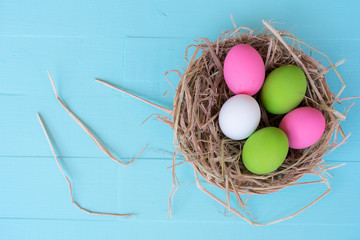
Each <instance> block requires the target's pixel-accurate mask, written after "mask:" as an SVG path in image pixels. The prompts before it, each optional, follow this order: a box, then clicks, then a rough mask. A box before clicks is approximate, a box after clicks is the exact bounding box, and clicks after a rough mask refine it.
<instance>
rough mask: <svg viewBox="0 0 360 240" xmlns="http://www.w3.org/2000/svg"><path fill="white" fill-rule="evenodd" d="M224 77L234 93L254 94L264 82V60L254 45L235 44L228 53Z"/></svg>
mask: <svg viewBox="0 0 360 240" xmlns="http://www.w3.org/2000/svg"><path fill="white" fill-rule="evenodd" d="M224 78H225V82H226V84H227V85H228V87H229V88H230V90H231V91H232V92H233V93H235V94H247V95H250V96H252V95H254V94H256V93H257V92H258V91H259V90H260V88H261V87H262V85H263V83H264V79H265V65H264V61H263V59H262V58H261V56H260V54H259V53H258V52H257V51H256V50H255V48H253V47H252V46H250V45H247V44H238V45H235V46H234V47H232V48H231V49H230V51H229V52H228V54H227V55H226V58H225V62H224Z"/></svg>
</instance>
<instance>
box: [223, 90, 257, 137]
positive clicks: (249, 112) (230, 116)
mask: <svg viewBox="0 0 360 240" xmlns="http://www.w3.org/2000/svg"><path fill="white" fill-rule="evenodd" d="M260 117H261V114H260V107H259V104H258V103H257V101H256V100H255V99H254V98H252V97H251V96H249V95H245V94H239V95H235V96H233V97H231V98H229V99H228V100H227V101H226V102H225V103H224V105H223V106H222V107H221V110H220V113H219V125H220V129H221V131H222V132H223V133H224V134H225V135H226V136H227V137H228V138H231V139H234V140H242V139H245V138H247V137H249V136H250V135H251V134H252V133H253V132H254V131H255V130H256V128H257V126H258V125H259V122H260Z"/></svg>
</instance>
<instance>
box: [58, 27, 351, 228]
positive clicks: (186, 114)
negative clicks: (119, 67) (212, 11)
mask: <svg viewBox="0 0 360 240" xmlns="http://www.w3.org/2000/svg"><path fill="white" fill-rule="evenodd" d="M263 24H264V25H265V28H264V31H263V32H261V33H259V34H254V31H253V30H251V29H249V28H246V27H239V28H237V27H236V25H235V24H234V26H235V30H234V31H228V32H223V33H222V34H221V35H220V36H219V37H218V39H217V41H215V42H210V40H209V39H207V38H202V39H200V41H197V44H195V45H190V46H188V48H187V50H186V54H185V59H186V60H187V52H188V50H189V49H190V48H195V50H194V54H193V55H192V57H191V59H190V61H189V62H188V64H187V68H186V70H185V72H184V74H183V75H181V74H180V72H179V71H175V72H176V73H178V75H179V77H180V82H179V84H178V87H177V88H176V95H175V99H174V105H173V108H172V109H167V108H164V107H162V106H159V105H157V104H154V103H152V102H149V101H147V100H145V99H142V98H140V97H138V96H136V95H133V94H131V93H128V92H126V91H124V90H122V89H120V88H117V87H114V86H112V85H110V84H109V83H106V82H104V81H102V80H99V79H96V81H98V82H100V83H102V84H104V85H106V86H108V87H111V88H114V89H115V90H118V91H121V92H124V93H126V94H129V95H131V96H132V97H135V98H137V99H139V100H141V101H143V102H145V103H147V104H150V105H152V106H154V107H156V108H158V109H160V110H162V111H163V112H165V113H166V114H167V115H160V114H156V116H157V118H158V119H159V120H160V121H162V122H164V123H166V124H168V125H169V126H170V127H171V128H172V129H173V130H174V140H173V143H174V146H175V148H176V150H175V152H174V154H173V167H172V171H173V188H172V191H171V194H170V197H169V205H170V214H171V199H172V197H173V196H174V193H175V192H176V189H177V187H178V186H179V181H178V180H177V177H176V174H175V166H176V165H177V164H175V159H176V155H177V154H179V153H180V154H181V155H183V157H184V158H185V159H186V160H185V161H184V162H182V163H185V162H188V163H190V164H191V165H192V166H193V168H194V172H195V179H196V183H197V186H198V187H199V189H201V190H202V191H203V192H205V193H206V194H207V195H209V196H210V197H212V198H213V199H214V200H216V201H217V202H219V203H220V204H221V205H223V206H224V207H226V208H227V209H229V211H231V212H233V213H234V214H235V215H237V216H239V217H241V218H243V219H244V220H245V221H247V222H249V223H251V224H253V225H267V224H273V223H276V222H280V221H283V220H285V219H289V218H291V217H294V216H295V215H297V214H298V213H300V212H302V211H303V210H305V209H306V208H308V207H310V206H311V205H313V204H314V203H316V202H317V201H318V200H320V199H321V198H323V197H324V196H325V195H326V194H328V193H329V192H330V190H331V188H330V185H329V183H328V179H327V176H330V175H329V174H328V173H327V170H329V169H332V168H335V167H338V166H331V165H329V164H326V163H325V162H324V160H323V157H324V156H325V155H326V154H329V153H330V152H331V151H333V150H334V149H336V148H337V147H339V146H340V145H341V144H343V143H345V142H346V141H347V139H348V137H349V136H350V134H348V135H345V134H344V132H343V130H342V128H341V126H340V123H341V122H342V121H343V120H345V117H346V114H347V112H348V110H349V109H350V107H351V106H352V105H350V107H349V108H348V109H347V110H346V111H345V113H340V112H338V111H336V110H335V109H334V104H335V103H340V102H341V101H342V100H347V99H350V98H347V99H340V95H341V93H342V92H343V90H344V88H345V83H344V81H343V80H342V78H341V76H340V74H339V73H338V71H337V69H336V67H337V66H338V65H340V64H342V63H343V62H344V61H340V62H338V63H336V64H333V63H332V62H331V61H330V59H329V58H328V57H327V56H326V55H325V54H323V53H322V52H320V51H318V50H317V49H315V48H313V47H311V46H309V45H308V44H306V43H305V42H303V41H301V40H299V39H297V38H296V37H295V36H293V35H292V34H291V32H288V31H277V30H276V29H275V28H274V27H273V26H272V25H271V24H270V23H268V22H266V21H263ZM239 43H245V44H249V45H251V46H253V47H254V48H255V49H256V50H257V51H258V52H259V53H260V55H261V56H262V57H263V59H264V62H265V67H266V72H267V73H269V72H270V71H271V70H273V69H275V68H277V67H279V66H282V65H297V66H299V67H300V68H301V69H302V70H303V71H304V73H305V75H306V77H307V83H308V87H307V92H306V94H305V97H304V101H303V102H302V103H301V105H302V106H311V107H314V108H316V109H318V110H320V111H321V112H322V113H323V115H324V116H325V119H326V129H325V133H324V134H323V136H322V138H321V139H320V140H319V141H318V142H317V143H316V144H314V145H313V146H311V147H309V148H307V149H302V150H295V149H290V150H289V153H288V156H287V158H286V159H285V161H284V163H283V164H282V165H281V166H280V167H279V168H278V169H277V170H276V171H274V172H272V173H269V174H266V175H255V174H252V173H251V172H249V171H248V170H247V169H246V168H245V167H244V164H243V162H242V160H241V150H242V146H243V144H244V141H235V140H231V139H228V138H227V137H225V136H224V135H223V134H222V132H221V131H220V128H219V124H218V114H219V111H220V108H221V106H222V105H223V103H224V102H225V101H226V100H227V99H228V98H230V97H231V96H232V95H233V93H231V91H230V90H229V89H228V87H227V86H226V83H225V81H224V80H223V69H222V68H223V62H224V59H225V56H226V54H227V53H228V51H229V50H230V49H231V48H232V47H233V46H234V45H236V44H239ZM304 46H305V47H306V48H308V49H310V54H307V53H305V52H304V51H303V50H302V47H304ZM312 51H316V52H317V53H319V54H321V55H323V56H324V57H325V58H326V59H327V60H328V62H329V65H330V66H329V67H324V66H323V65H322V64H320V62H319V61H317V60H315V59H314V58H313V57H312V56H311V52H312ZM331 69H332V70H334V71H335V73H336V75H337V76H338V78H339V80H340V81H341V83H342V88H341V89H340V91H339V92H338V93H337V94H334V93H332V92H331V91H330V89H329V87H328V85H327V83H326V79H325V74H326V73H327V72H328V71H329V70H331ZM254 97H255V98H256V99H258V96H257V95H255V96H254ZM58 99H59V98H58ZM59 101H60V99H59ZM62 105H63V104H62ZM63 106H64V105H63ZM64 107H65V108H66V106H64ZM260 108H261V122H260V125H259V128H263V127H268V126H278V125H279V122H280V120H281V118H282V116H281V115H272V114H269V113H268V112H266V111H265V109H264V108H263V107H262V106H261V104H260ZM68 112H69V111H68ZM69 114H70V113H69ZM74 119H75V118H74ZM75 120H76V119H75ZM78 123H79V122H78ZM79 124H80V123H79ZM84 130H86V129H84ZM339 135H340V136H341V138H342V140H339V139H338V138H339ZM95 142H96V141H95ZM97 145H98V144H97ZM102 147H103V146H102V145H101V146H100V149H101V150H102V151H104V152H106V151H105V150H104V149H106V148H105V147H104V149H103V148H102ZM106 153H107V152H106ZM107 154H108V153H107ZM110 157H111V155H110ZM180 164H181V163H180ZM305 174H311V175H315V176H317V177H319V180H318V181H311V182H297V181H298V180H299V179H300V178H301V177H303V176H304V175H305ZM199 175H201V176H202V177H203V178H204V179H205V181H206V182H207V183H209V184H212V185H215V186H217V187H219V188H221V189H224V190H225V191H226V201H222V200H220V199H219V198H218V197H216V196H215V195H214V194H212V193H211V192H209V191H208V190H207V189H205V188H204V187H203V186H202V185H201V184H200V181H199ZM314 183H323V184H326V186H327V188H328V189H327V190H326V191H325V192H324V193H319V197H318V198H316V199H315V200H314V201H313V202H311V203H310V204H308V205H307V206H305V207H304V208H302V209H300V210H299V211H297V212H295V213H293V214H292V215H290V216H288V217H285V218H281V219H278V220H275V221H272V222H268V223H259V222H257V221H256V218H254V217H253V216H251V215H250V214H249V213H248V209H247V208H248V207H247V206H246V205H245V203H244V201H243V200H242V198H241V195H250V196H251V195H258V194H268V193H273V192H277V191H279V190H281V189H284V188H286V187H289V186H296V185H303V184H314ZM230 193H232V194H234V195H235V197H236V199H237V202H238V204H239V205H240V206H241V209H240V210H239V209H238V208H236V207H234V206H231V204H230Z"/></svg>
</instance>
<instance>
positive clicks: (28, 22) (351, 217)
mask: <svg viewBox="0 0 360 240" xmlns="http://www.w3.org/2000/svg"><path fill="white" fill-rule="evenodd" d="M359 8H360V3H359V2H358V1H284V0H281V1H266V0H260V1H247V0H242V1H226V2H219V1H213V0H207V1H179V2H174V1H165V0H164V1H159V0H158V1H146V0H136V1H115V0H104V1H94V0H78V1H70V0H65V1H51V0H50V1H44V0H33V1H20V0H18V1H8V0H3V1H1V2H0V66H1V68H0V116H1V117H0V123H1V124H0V192H1V198H0V239H6V240H7V239H265V238H266V239H351V240H352V239H360V204H359V199H360V188H359V187H358V186H359V185H360V161H359V157H360V151H359V147H358V146H359V144H360V129H359V127H358V119H359V118H360V112H359V106H358V105H355V106H354V107H353V109H352V110H351V112H350V113H349V115H348V119H347V120H346V121H345V122H344V123H343V128H344V130H345V132H350V131H351V132H352V136H351V138H350V142H349V143H347V144H346V145H344V146H342V147H341V148H339V149H338V150H336V151H335V152H333V153H332V154H330V155H329V156H327V158H326V159H327V161H329V162H331V163H335V164H337V163H343V162H345V163H347V165H346V166H344V167H342V168H339V169H336V170H333V171H331V173H332V175H333V178H331V179H330V182H331V186H332V188H333V191H332V192H331V193H330V194H329V195H328V196H327V197H325V198H324V199H322V200H321V201H320V202H318V203H317V204H316V205H314V206H312V207H311V208H309V209H308V210H306V211H305V212H303V213H301V214H300V215H298V216H297V217H295V218H293V219H291V220H288V221H285V222H282V223H279V224H275V225H271V226H266V227H254V226H251V225H249V224H247V223H245V222H244V221H243V220H241V219H237V218H235V217H234V216H232V215H226V216H223V215H222V214H221V213H222V212H223V211H224V209H223V208H222V207H221V206H219V205H218V204H217V203H215V202H214V201H213V200H212V199H210V198H208V197H207V196H206V195H205V194H203V193H202V192H200V191H199V190H198V189H197V188H196V186H195V182H194V176H193V171H192V169H191V167H190V166H188V165H182V166H180V167H178V170H177V171H178V176H179V178H180V181H181V186H180V189H179V191H178V192H177V194H176V195H175V198H174V202H173V203H174V216H173V217H172V218H168V217H167V209H168V205H167V204H168V202H167V201H168V194H169V192H170V189H171V171H170V170H169V169H167V167H168V166H170V164H171V158H170V157H169V155H167V154H163V153H160V152H159V149H164V150H168V151H172V145H171V142H172V131H171V130H170V129H169V128H168V127H167V126H165V125H163V124H161V123H159V122H157V121H151V120H150V121H148V122H146V123H145V124H144V125H142V126H140V124H141V122H142V121H143V120H144V119H145V118H147V117H148V116H149V115H150V114H152V113H154V112H157V111H156V110H155V109H153V108H152V107H150V106H147V105H145V104H143V103H141V102H138V101H136V100H134V99H132V98H129V97H127V96H125V95H122V94H120V93H118V92H115V91H113V90H111V89H108V88H106V87H104V86H102V85H100V84H99V83H96V82H95V81H93V78H94V77H99V78H102V79H105V80H108V81H110V82H112V83H114V84H116V85H118V86H121V87H123V88H125V89H128V90H131V91H132V92H134V93H137V94H140V95H142V96H145V97H146V98H148V99H151V100H153V101H155V102H158V103H161V104H163V105H165V106H169V107H170V106H171V104H172V97H171V95H170V96H166V97H163V96H162V95H163V93H164V92H165V91H166V90H169V89H170V87H169V85H168V84H167V83H166V81H165V78H164V75H163V74H164V73H165V72H166V71H167V70H172V69H179V68H182V67H184V58H183V55H184V51H185V47H186V46H187V45H189V44H191V43H193V39H194V38H195V37H196V36H199V37H209V38H211V39H215V38H216V37H217V35H218V34H219V33H220V32H221V31H222V30H231V29H233V26H232V24H231V21H230V17H229V15H230V13H232V14H233V16H234V19H235V21H236V22H237V24H238V25H239V26H241V25H243V26H248V27H251V28H254V29H257V30H261V29H262V28H263V26H262V24H261V20H262V19H266V20H270V19H273V20H275V21H277V22H284V24H280V25H278V27H279V28H282V29H285V30H289V29H291V30H292V32H293V33H294V34H295V35H296V36H297V37H298V38H300V39H303V40H305V41H306V42H308V43H309V44H311V45H313V46H317V47H318V48H319V50H321V51H323V52H325V53H327V54H328V55H329V57H330V58H331V59H332V60H333V61H334V62H337V61H339V60H341V59H343V58H346V59H347V63H346V64H344V65H342V66H340V67H339V71H340V73H341V75H342V76H343V78H344V80H345V81H346V83H347V85H348V87H347V88H346V90H345V91H344V94H343V96H344V97H348V96H354V95H360V94H359V92H360V83H359V77H358V76H359V75H360V57H359V52H360V47H359V46H360V31H359V22H360V15H359V14H358V9H359ZM320 59H321V60H322V61H323V62H324V65H327V64H326V61H325V59H324V58H320ZM47 68H48V69H50V70H51V72H52V74H53V77H54V79H55V82H56V86H57V87H58V90H59V93H60V95H61V96H62V97H63V99H64V100H65V102H66V103H67V104H68V105H69V107H70V108H71V109H72V110H73V111H74V112H76V114H77V115H78V116H79V117H80V118H81V119H82V120H83V121H84V122H86V124H87V125H88V126H89V127H90V128H91V129H93V130H94V132H95V133H96V134H97V135H98V136H99V137H100V138H101V140H102V141H103V142H104V143H105V144H106V146H109V148H110V149H112V150H114V151H115V152H116V153H117V155H118V156H119V157H121V158H122V159H124V160H127V159H129V158H130V157H132V156H134V155H136V154H137V153H138V152H139V151H140V149H141V148H142V147H143V146H144V145H145V144H148V146H149V147H148V149H147V151H146V152H144V154H143V155H142V157H141V158H140V159H139V160H138V161H137V162H135V163H134V164H133V165H131V166H128V167H125V168H124V167H122V166H120V165H118V164H116V163H115V162H113V161H111V160H110V159H109V158H106V157H105V156H104V154H103V153H102V152H100V151H99V150H98V149H97V148H96V146H95V145H94V143H93V142H92V141H91V140H90V139H89V137H88V136H87V135H86V134H85V133H84V132H83V130H82V129H80V128H79V127H78V125H76V123H75V122H74V121H73V120H72V119H71V118H70V117H69V116H68V115H67V114H66V112H65V111H64V110H63V109H62V108H61V106H60V105H59V104H58V102H57V101H56V99H55V97H54V95H53V92H52V90H51V85H50V82H49V80H48V77H47V74H46V69H47ZM170 79H171V81H172V82H173V83H174V84H176V83H177V82H178V79H177V78H176V76H175V74H174V75H170ZM328 81H329V83H330V86H331V89H333V90H334V91H336V90H337V89H339V87H340V84H339V82H338V81H337V79H336V76H335V74H334V73H329V74H328ZM355 102H357V101H355ZM346 106H348V103H347V102H344V103H343V104H342V105H340V106H338V109H343V108H344V107H346ZM36 112H41V114H42V116H43V118H44V120H45V121H46V125H47V127H48V129H49V131H50V133H51V135H52V137H53V139H55V140H54V142H55V144H56V148H57V151H58V154H59V156H61V158H60V159H61V161H62V162H63V165H64V168H65V170H66V171H67V173H68V174H69V176H70V177H71V179H72V181H73V184H74V192H75V194H74V196H75V198H76V199H77V201H78V202H79V203H80V204H82V205H83V206H84V207H87V208H89V209H92V210H94V211H107V212H121V213H134V214H136V215H137V217H136V218H135V219H123V218H116V217H102V216H91V215H87V214H85V213H83V212H81V211H79V210H78V209H77V208H76V207H75V206H73V205H72V204H71V202H70V197H69V191H68V188H67V185H66V182H65V180H64V178H63V176H62V175H61V174H60V172H59V170H58V168H57V166H56V163H55V160H54V159H53V158H52V156H51V152H50V149H49V147H48V145H47V143H46V140H45V137H44V135H43V133H42V130H41V128H40V125H39V123H38V122H37V119H36V116H35V114H36ZM307 179H310V178H307ZM304 180H306V179H304ZM208 188H209V189H210V190H211V191H212V192H214V193H215V194H216V195H217V196H219V197H220V198H222V199H224V198H225V194H224V192H222V191H220V190H218V189H215V188H214V187H208ZM325 190H326V188H325V187H324V186H321V185H314V186H299V187H296V188H291V189H286V190H284V191H280V192H278V193H276V194H270V195H267V196H257V197H254V198H250V200H249V206H250V208H251V211H252V212H253V213H254V214H255V215H257V216H259V220H262V221H268V220H273V219H276V218H278V217H282V216H286V215H288V214H290V213H292V212H293V211H295V210H296V209H300V208H301V207H302V206H304V205H305V204H306V203H309V202H310V201H311V200H312V199H313V198H315V197H317V196H318V195H319V194H320V193H321V191H325Z"/></svg>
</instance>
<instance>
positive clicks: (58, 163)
mask: <svg viewBox="0 0 360 240" xmlns="http://www.w3.org/2000/svg"><path fill="white" fill-rule="evenodd" d="M36 115H37V118H38V120H39V122H40V125H41V128H42V130H43V131H44V134H45V137H46V140H47V142H48V143H49V146H50V149H51V152H52V154H53V156H54V158H55V160H56V164H57V165H58V167H59V169H60V172H61V173H62V175H63V176H64V177H65V180H66V182H67V183H68V186H69V190H70V197H71V202H72V203H73V204H74V205H75V206H76V207H77V208H79V209H80V210H81V211H84V212H86V213H88V214H92V215H101V216H115V217H135V216H134V215H131V214H119V213H102V212H93V211H90V210H88V209H86V208H83V207H82V206H81V205H80V204H78V203H77V202H76V201H75V200H74V197H73V190H72V183H71V181H70V179H69V178H68V177H67V175H66V174H65V171H64V170H63V168H62V167H61V164H60V161H59V159H58V158H57V156H56V153H55V149H54V147H53V145H52V143H51V140H50V137H49V134H48V133H47V130H46V128H45V125H44V123H43V121H42V119H41V117H40V114H39V113H37V114H36Z"/></svg>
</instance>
